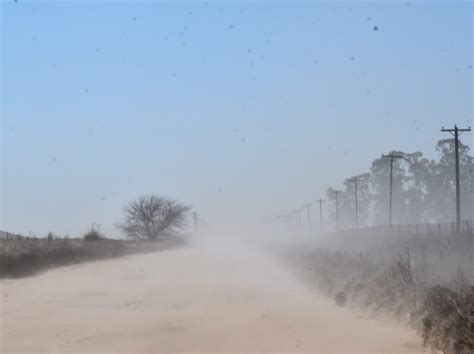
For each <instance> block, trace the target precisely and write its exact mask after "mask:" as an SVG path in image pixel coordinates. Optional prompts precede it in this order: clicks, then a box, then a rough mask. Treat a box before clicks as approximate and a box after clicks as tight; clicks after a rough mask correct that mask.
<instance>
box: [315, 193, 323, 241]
mask: <svg viewBox="0 0 474 354" xmlns="http://www.w3.org/2000/svg"><path fill="white" fill-rule="evenodd" d="M315 202H318V203H319V223H320V227H321V235H324V227H323V202H325V200H324V199H318V200H315Z"/></svg>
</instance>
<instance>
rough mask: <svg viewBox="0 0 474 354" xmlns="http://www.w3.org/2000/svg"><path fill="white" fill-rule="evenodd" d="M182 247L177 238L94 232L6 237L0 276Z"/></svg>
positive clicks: (2, 241) (1, 248)
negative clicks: (107, 235)
mask: <svg viewBox="0 0 474 354" xmlns="http://www.w3.org/2000/svg"><path fill="white" fill-rule="evenodd" d="M181 244H183V241H182V240H181V239H178V238H172V239H168V240H161V241H156V242H152V241H128V240H127V241H126V240H112V239H106V238H104V237H103V236H102V235H100V233H99V232H98V230H96V229H91V230H90V231H89V232H87V233H86V235H85V237H84V238H60V237H56V236H55V235H53V234H52V233H50V234H48V236H47V237H45V238H38V237H22V236H16V235H11V234H10V235H9V236H8V237H3V238H0V277H19V276H25V275H31V274H33V273H36V272H38V271H41V270H44V269H47V268H51V267H56V266H61V265H67V264H72V263H78V262H85V261H91V260H100V259H104V258H110V257H118V256H122V255H126V254H130V253H137V252H152V251H158V250H161V249H166V248H170V247H175V246H178V245H181Z"/></svg>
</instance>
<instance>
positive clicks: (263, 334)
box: [1, 237, 423, 353]
mask: <svg viewBox="0 0 474 354" xmlns="http://www.w3.org/2000/svg"><path fill="white" fill-rule="evenodd" d="M233 239H234V238H232V237H229V238H228V239H227V240H226V239H221V242H211V239H209V238H207V239H205V238H202V239H200V241H199V242H195V243H193V244H192V245H191V246H189V247H187V248H182V249H177V250H171V251H166V252H161V253H153V254H146V255H133V256H128V257H125V258H121V259H114V260H107V261H100V262H95V263H89V264H83V265H77V266H71V267H64V268H61V269H56V270H51V271H49V272H47V273H44V274H42V275H39V276H36V277H32V278H26V279H19V280H8V281H2V283H1V292H2V309H1V311H2V313H1V317H2V328H1V329H2V330H1V333H2V337H3V338H2V343H1V352H2V353H17V352H26V353H39V352H53V353H54V352H56V353H64V352H74V353H91V352H120V353H139V352H143V353H144V352H154V353H157V352H159V353H190V352H192V353H209V352H215V353H263V352H280V353H304V352H306V353H422V352H423V350H422V349H421V345H420V340H419V339H418V338H417V336H416V334H415V333H413V332H412V331H410V330H408V329H406V328H404V327H402V326H400V325H398V324H395V323H392V322H386V321H384V322H382V321H381V320H375V319H367V318H362V317H361V316H360V315H357V314H355V313H354V312H351V311H349V310H347V309H343V308H338V307H336V306H335V305H334V304H333V303H332V302H331V301H328V300H326V299H324V298H322V297H320V296H318V295H317V294H316V293H314V291H312V290H309V289H308V288H307V287H306V286H305V285H304V284H302V283H300V282H299V281H298V280H296V279H295V278H294V277H293V275H292V274H291V272H290V271H289V270H288V269H286V268H284V267H283V266H282V265H280V264H279V263H278V262H277V261H276V260H274V259H272V258H271V257H270V256H268V255H265V254H263V253H262V252H258V251H257V250H256V249H252V248H251V247H246V245H245V244H244V243H242V242H237V241H231V240H233ZM211 244H212V247H211V246H210V245H211ZM25 338H28V340H25Z"/></svg>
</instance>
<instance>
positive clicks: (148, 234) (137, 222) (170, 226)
mask: <svg viewBox="0 0 474 354" xmlns="http://www.w3.org/2000/svg"><path fill="white" fill-rule="evenodd" d="M190 209H191V207H190V206H189V205H185V204H181V203H179V202H177V201H175V200H173V199H168V198H165V197H161V196H157V195H144V196H141V197H139V198H137V199H136V200H134V201H132V202H130V203H128V204H126V205H125V207H124V208H123V212H124V221H123V223H121V224H118V225H117V227H118V228H119V229H120V230H122V232H123V233H124V234H125V235H126V236H127V237H130V238H134V239H149V240H156V239H160V238H167V237H171V236H174V235H176V233H178V232H179V231H181V230H183V229H184V228H185V227H186V224H187V222H186V221H187V216H188V212H189V210H190Z"/></svg>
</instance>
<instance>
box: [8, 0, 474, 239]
mask: <svg viewBox="0 0 474 354" xmlns="http://www.w3.org/2000/svg"><path fill="white" fill-rule="evenodd" d="M472 14H473V8H472V4H471V3H470V2H464V3H460V2H458V3H456V2H451V1H449V2H436V3H434V2H432V3H430V2H424V3H417V2H413V1H411V2H405V1H403V2H391V3H386V2H385V3H381V2H378V3H358V2H355V1H354V2H346V3H344V2H339V3H323V2H305V3H295V2H289V1H288V2H278V3H277V2H260V3H253V2H247V3H243V2H220V3H219V2H212V1H210V2H207V3H198V2H192V3H174V4H173V3H160V2H154V3H152V2H147V1H142V2H140V3H138V4H137V3H134V2H131V1H130V2H121V3H114V2H111V1H108V2H99V1H95V2H92V1H82V2H80V1H69V2H66V1H64V2H49V3H45V2H39V1H34V2H33V1H22V0H18V2H15V1H13V0H12V1H2V5H1V31H2V32H1V44H2V47H1V61H2V63H1V90H2V91H1V99H2V101H1V123H2V135H1V139H2V141H1V149H2V151H1V153H2V161H1V162H2V166H1V187H2V189H1V222H0V229H4V230H8V231H12V232H21V233H24V234H28V233H29V232H34V233H37V234H44V233H46V232H48V231H50V230H52V231H55V232H57V233H60V234H66V233H68V234H70V235H78V234H80V233H82V232H83V231H84V230H85V229H86V228H87V226H88V225H90V224H91V223H92V222H95V223H98V224H101V225H102V228H103V230H104V231H106V232H107V233H108V234H109V236H111V235H118V231H117V230H116V229H115V227H114V223H116V222H117V221H120V218H121V208H122V205H123V203H124V202H126V201H128V200H130V199H133V198H134V197H136V196H138V195H140V194H143V193H158V194H163V195H166V196H170V197H174V198H177V199H179V200H181V201H184V202H188V203H191V204H192V205H193V206H194V207H195V209H196V210H197V211H198V212H199V213H200V214H201V215H202V216H203V217H205V218H206V219H208V221H209V222H210V223H211V224H214V223H218V222H233V223H235V222H239V221H242V222H247V221H254V220H260V219H261V218H263V217H267V216H273V215H277V214H280V213H282V212H284V211H287V210H290V209H294V208H296V207H300V206H301V205H302V204H303V203H304V202H306V201H308V200H313V199H315V198H318V197H320V196H324V195H323V193H324V191H325V190H326V188H327V187H328V186H335V187H339V186H340V184H341V182H342V181H343V179H344V178H346V177H350V176H351V175H354V174H358V173H362V172H365V171H366V170H368V168H369V164H370V162H371V161H372V160H373V159H374V158H376V157H378V156H380V154H381V153H385V152H388V151H390V150H392V149H400V150H404V151H408V152H411V151H415V150H421V151H423V152H425V153H426V154H427V155H428V156H430V157H434V156H435V151H434V144H435V143H436V141H437V140H438V139H440V138H443V137H445V138H447V137H448V136H447V135H446V134H445V133H444V134H443V133H441V132H440V131H439V130H440V128H441V126H443V125H445V126H451V125H453V124H454V123H456V122H457V123H459V124H461V123H462V124H461V125H469V124H470V122H471V119H472V113H473V98H472V95H473V91H472ZM463 138H464V142H465V143H469V145H470V142H471V139H472V138H471V136H468V135H466V136H463Z"/></svg>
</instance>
